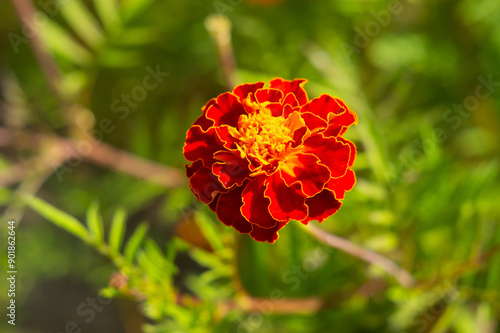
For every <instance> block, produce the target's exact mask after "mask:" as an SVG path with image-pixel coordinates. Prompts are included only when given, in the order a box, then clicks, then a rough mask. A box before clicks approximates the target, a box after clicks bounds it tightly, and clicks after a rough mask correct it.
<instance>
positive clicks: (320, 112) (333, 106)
mask: <svg viewBox="0 0 500 333" xmlns="http://www.w3.org/2000/svg"><path fill="white" fill-rule="evenodd" d="M338 101H339V99H336V98H333V97H331V96H329V95H326V94H323V95H321V96H319V97H316V98H314V99H312V100H311V101H309V103H307V104H306V105H304V106H303V107H302V109H301V112H311V113H312V114H315V115H317V116H319V117H321V118H322V119H324V120H328V114H330V113H333V114H341V113H343V112H345V111H346V110H347V109H344V107H342V105H341V104H340V103H338Z"/></svg>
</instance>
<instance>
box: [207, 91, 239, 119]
mask: <svg viewBox="0 0 500 333" xmlns="http://www.w3.org/2000/svg"><path fill="white" fill-rule="evenodd" d="M242 114H246V111H245V108H243V105H242V104H241V102H240V100H239V98H238V97H237V96H236V95H234V94H232V93H229V92H226V93H223V94H220V95H219V96H217V102H216V103H214V104H213V105H211V106H210V107H209V108H208V109H207V113H206V117H207V118H208V119H212V120H213V121H214V126H221V125H229V126H233V127H236V126H237V125H238V119H239V118H240V116H241V115H242Z"/></svg>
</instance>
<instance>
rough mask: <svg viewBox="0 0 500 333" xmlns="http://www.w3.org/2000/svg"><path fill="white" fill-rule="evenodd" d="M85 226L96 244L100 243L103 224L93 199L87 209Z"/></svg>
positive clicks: (97, 206) (97, 205)
mask: <svg viewBox="0 0 500 333" xmlns="http://www.w3.org/2000/svg"><path fill="white" fill-rule="evenodd" d="M87 226H88V228H89V231H90V234H91V236H92V237H93V240H94V241H95V242H96V243H97V244H101V243H102V241H103V234H104V225H103V223H102V218H101V215H100V214H99V204H98V203H97V202H96V201H94V202H93V203H92V204H91V205H90V207H89V209H88V210H87Z"/></svg>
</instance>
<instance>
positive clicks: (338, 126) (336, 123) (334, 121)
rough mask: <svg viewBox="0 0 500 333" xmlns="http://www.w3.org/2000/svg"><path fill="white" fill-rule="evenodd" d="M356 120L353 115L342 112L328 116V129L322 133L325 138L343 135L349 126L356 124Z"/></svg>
mask: <svg viewBox="0 0 500 333" xmlns="http://www.w3.org/2000/svg"><path fill="white" fill-rule="evenodd" d="M357 122H358V118H357V116H356V114H355V113H351V112H344V113H342V114H339V115H334V114H329V115H328V128H327V129H326V131H325V132H324V135H325V136H339V135H342V134H344V133H345V131H347V129H348V128H349V126H351V125H352V124H356V123H357Z"/></svg>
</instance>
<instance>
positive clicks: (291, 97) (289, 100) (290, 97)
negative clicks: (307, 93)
mask: <svg viewBox="0 0 500 333" xmlns="http://www.w3.org/2000/svg"><path fill="white" fill-rule="evenodd" d="M281 104H283V105H290V106H291V107H292V108H296V107H297V106H299V101H298V100H297V97H295V94H294V93H288V94H286V96H285V98H283V100H282V101H281Z"/></svg>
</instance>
